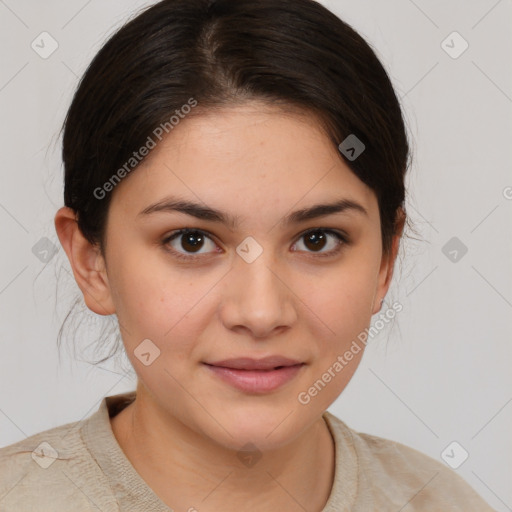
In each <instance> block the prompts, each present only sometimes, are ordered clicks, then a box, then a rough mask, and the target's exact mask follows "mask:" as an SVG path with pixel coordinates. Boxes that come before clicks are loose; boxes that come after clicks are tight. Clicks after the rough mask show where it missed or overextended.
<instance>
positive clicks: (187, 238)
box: [162, 229, 216, 259]
mask: <svg viewBox="0 0 512 512" xmlns="http://www.w3.org/2000/svg"><path fill="white" fill-rule="evenodd" d="M171 242H175V243H171ZM162 243H163V245H164V246H166V247H167V248H168V250H170V251H171V252H172V253H174V254H175V255H176V256H177V257H178V258H185V259H187V258H188V259H193V258H195V257H197V256H196V255H200V254H205V253H208V252H212V251H203V252H200V251H201V249H203V248H204V247H205V246H206V248H208V243H210V246H211V247H210V248H213V249H215V247H216V245H215V243H214V242H213V240H212V239H211V238H210V237H209V236H208V235H207V234H206V233H205V232H203V231H201V230H197V229H181V230H179V231H176V232H174V233H173V234H171V235H170V236H169V237H167V238H166V239H165V240H164V241H163V242H162ZM213 252H215V251H213ZM188 255H190V256H188Z"/></svg>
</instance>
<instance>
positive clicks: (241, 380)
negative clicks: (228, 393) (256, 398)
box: [204, 363, 306, 394]
mask: <svg viewBox="0 0 512 512" xmlns="http://www.w3.org/2000/svg"><path fill="white" fill-rule="evenodd" d="M231 364H232V363H231ZM204 365H205V366H206V368H207V369H208V370H209V371H210V372H211V374H212V375H214V376H215V377H217V378H218V379H219V380H221V381H222V382H223V383H225V384H229V385H230V386H231V387H234V388H236V389H238V390H239V391H242V392H245V393H253V394H263V393H270V392H271V391H275V390H277V389H279V388H281V387H283V386H284V385H285V384H287V383H289V382H290V381H292V380H293V379H294V378H295V377H296V376H297V375H298V374H299V373H300V372H301V371H302V368H303V367H305V366H306V364H305V363H297V364H292V365H278V366H272V367H270V368H269V367H267V368H259V369H254V368H250V369H247V368H232V367H227V366H221V365H213V364H208V363H204ZM246 366H247V365H246Z"/></svg>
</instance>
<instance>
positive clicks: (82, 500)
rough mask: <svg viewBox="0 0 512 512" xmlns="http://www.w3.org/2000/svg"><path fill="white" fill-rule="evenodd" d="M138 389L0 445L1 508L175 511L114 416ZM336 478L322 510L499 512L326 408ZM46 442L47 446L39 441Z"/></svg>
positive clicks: (455, 479) (430, 465)
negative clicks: (150, 481) (128, 448)
mask: <svg viewBox="0 0 512 512" xmlns="http://www.w3.org/2000/svg"><path fill="white" fill-rule="evenodd" d="M134 399H135V392H134V391H133V392H130V393H123V394H119V395H115V396H109V397H106V398H104V399H103V401H102V402H101V405H100V407H99V409H98V410H97V411H96V412H95V413H94V414H92V415H91V416H90V417H89V418H86V419H85V420H82V421H78V422H73V423H67V424H65V425H61V426H59V427H55V428H52V429H50V430H46V431H44V432H40V433H38V434H35V435H32V436H30V437H28V438H27V439H25V440H23V441H19V442H17V443H14V444H11V445H9V446H6V447H4V448H1V449H0V511H2V512H36V511H37V512H70V511H72V512H88V511H95V512H98V511H102V512H114V511H133V512H156V511H165V512H172V510H171V509H170V508H169V507H167V506H166V505H165V504H164V503H163V502H162V501H161V500H160V499H159V497H158V496H157V495H156V494H155V493H154V492H153V490H152V489H151V488H150V487H149V486H148V485H147V484H146V482H145V481H144V480H143V479H142V478H141V476H140V475H139V474H138V473H137V471H136V470H135V468H134V467H133V466H132V465H131V463H130V462H129V460H128V459H127V458H126V456H125V455H124V452H123V451H122V449H121V447H120V446H119V444H118V443H117V440H116V438H115V436H114V434H113V432H112V428H111V425H110V421H109V415H110V417H112V416H115V414H117V413H118V412H119V411H120V410H122V409H123V408H124V407H125V406H126V405H127V404H129V403H130V402H131V401H133V400H134ZM323 418H324V420H325V421H326V423H327V426H328V427H329V430H330V432H331V434H332V436H333V439H334V443H335V449H336V454H335V461H336V466H335V477H334V484H333V487H332V489H331V494H330V496H329V499H328V501H327V503H326V505H325V507H324V509H323V511H322V512H342V511H347V512H348V511H350V512H369V511H374V510H378V511H380V512H383V511H388V510H389V511H393V512H397V511H399V510H402V509H403V510H404V512H405V511H407V512H413V511H420V510H421V511H429V512H435V511H439V512H441V511H442V512H449V511H461V512H477V511H478V512H480V511H481V512H484V511H486V512H489V511H493V509H492V508H491V507H489V506H488V505H487V504H486V503H485V502H484V501H483V500H482V498H481V497H480V496H479V495H478V494H477V493H476V492H475V491H474V490H473V489H472V488H471V487H470V486H469V485H468V484H467V483H466V481H465V480H463V479H462V478H461V477H460V476H459V475H457V474H456V473H455V472H454V471H453V470H452V469H450V468H449V467H448V466H446V465H444V464H443V463H441V462H438V461H436V460H434V459H432V458H430V457H428V456H427V455H424V454H422V453H420V452H418V451H416V450H414V449H413V448H409V447H407V446H404V445H402V444H400V443H396V442H394V441H390V440H387V439H382V438H379V437H375V436H371V435H368V434H363V433H359V432H356V431H354V430H352V429H350V428H349V427H348V426H347V425H345V423H343V422H342V421H341V420H340V419H338V418H337V417H336V416H334V415H332V414H331V413H329V412H328V411H326V412H325V413H324V414H323ZM41 443H43V444H41Z"/></svg>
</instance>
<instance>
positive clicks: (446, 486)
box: [327, 413, 494, 512]
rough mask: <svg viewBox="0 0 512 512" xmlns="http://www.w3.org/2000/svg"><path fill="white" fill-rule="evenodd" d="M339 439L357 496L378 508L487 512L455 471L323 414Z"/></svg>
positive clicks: (427, 457) (410, 449) (483, 502)
mask: <svg viewBox="0 0 512 512" xmlns="http://www.w3.org/2000/svg"><path fill="white" fill-rule="evenodd" d="M327 414H328V418H329V420H330V423H331V425H332V426H333V428H334V430H335V432H336V435H337V436H338V438H339V439H343V440H344V442H347V443H349V444H350V446H351V447H352V448H353V450H354V452H355V454H356V457H357V465H358V473H359V475H358V481H359V487H360V489H359V494H362V495H364V494H366V499H367V502H368V501H369V502H371V503H373V504H374V506H375V507H377V508H378V509H380V510H386V509H388V508H389V507H391V506H392V507H397V508H396V510H401V508H402V507H405V506H406V505H407V510H410V511H420V510H442V511H443V512H448V511H450V512H459V511H460V512H463V511H464V512H468V511H474V512H492V511H493V510H494V509H492V508H491V507H490V506H489V505H488V504H487V503H486V502H485V501H484V500H483V499H482V498H481V497H480V495H479V494H478V493H477V492H476V491H475V490H474V489H473V488H472V487H471V486H470V485H469V484H468V483H467V482H466V481H465V480H464V479H463V478H462V477H461V476H459V475H458V474H457V473H456V472H455V471H454V470H452V469H451V468H449V467H448V466H446V465H445V464H443V463H442V462H441V461H437V460H435V459H433V458H432V457H430V456H428V455H425V454H424V453H421V452H419V451H418V450H415V449H414V448H411V447H409V446H406V445H404V444H401V443H398V442H396V441H392V440H389V439H384V438H382V437H377V436H374V435H370V434H366V433H362V432H357V431H355V430H353V429H351V428H350V427H348V426H347V425H346V424H345V423H344V422H343V421H341V420H340V419H339V418H337V417H336V416H334V415H332V414H330V413H327Z"/></svg>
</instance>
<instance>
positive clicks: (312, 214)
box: [137, 197, 368, 229]
mask: <svg viewBox="0 0 512 512" xmlns="http://www.w3.org/2000/svg"><path fill="white" fill-rule="evenodd" d="M156 212H169V213H173V212H180V213H184V214H186V215H190V216H192V217H196V218H197V219H201V220H205V221H210V222H218V223H222V224H225V225H227V226H229V227H230V228H231V229H235V228H236V227H237V226H238V224H239V221H240V217H239V216H238V215H235V216H233V215H230V214H227V213H225V212H222V211H220V210H216V209H214V208H210V207H208V206H204V205H201V204H198V203H194V202H191V201H187V200H183V199H178V198H172V197H171V198H166V199H163V200H162V201H159V202H158V203H155V204H152V205H150V206H148V207H147V208H144V210H142V211H141V212H139V214H138V215H137V217H139V216H146V215H150V214H152V213H156ZM350 212H353V213H359V214H362V215H366V216H368V211H367V210H366V208H365V207H364V206H362V205H361V204H359V203H358V202H356V201H353V200H351V199H345V198H344V199H340V200H338V201H335V202H333V203H324V204H317V205H314V206H309V207H307V208H303V209H301V210H297V211H295V212H293V213H291V214H289V215H286V216H285V217H284V219H283V220H282V221H281V224H283V225H285V226H286V225H291V224H299V223H301V222H305V221H308V220H311V219H316V218H318V217H324V216H326V215H333V214H335V213H350Z"/></svg>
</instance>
